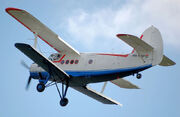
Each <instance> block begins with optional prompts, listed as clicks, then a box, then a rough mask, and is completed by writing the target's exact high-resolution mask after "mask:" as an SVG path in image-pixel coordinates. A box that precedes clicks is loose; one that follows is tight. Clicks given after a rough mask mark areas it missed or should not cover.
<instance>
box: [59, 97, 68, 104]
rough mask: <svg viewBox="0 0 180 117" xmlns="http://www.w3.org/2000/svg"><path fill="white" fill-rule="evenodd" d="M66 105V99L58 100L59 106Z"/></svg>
mask: <svg viewBox="0 0 180 117" xmlns="http://www.w3.org/2000/svg"><path fill="white" fill-rule="evenodd" d="M67 104H68V99H67V98H62V99H61V100H60V105H61V106H66V105H67Z"/></svg>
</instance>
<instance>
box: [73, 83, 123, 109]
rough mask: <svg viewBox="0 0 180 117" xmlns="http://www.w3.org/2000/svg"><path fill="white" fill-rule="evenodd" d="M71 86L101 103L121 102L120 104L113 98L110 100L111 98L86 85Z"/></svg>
mask: <svg viewBox="0 0 180 117" xmlns="http://www.w3.org/2000/svg"><path fill="white" fill-rule="evenodd" d="M72 88H74V89H75V90H77V91H80V92H81V93H83V94H85V95H87V96H89V97H91V98H93V99H95V100H97V101H99V102H102V103H103V104H116V105H120V106H122V104H120V103H119V102H116V101H115V100H112V99H110V98H108V97H106V96H104V95H103V94H101V93H98V92H96V91H94V90H93V89H90V88H88V87H85V86H84V87H72Z"/></svg>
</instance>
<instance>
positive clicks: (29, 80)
mask: <svg viewBox="0 0 180 117" xmlns="http://www.w3.org/2000/svg"><path fill="white" fill-rule="evenodd" d="M21 65H22V66H23V67H24V68H26V69H28V70H30V67H29V66H28V65H27V63H25V62H24V61H23V60H21ZM31 79H32V77H31V76H29V78H28V81H27V84H26V90H28V89H29V85H30V83H31Z"/></svg>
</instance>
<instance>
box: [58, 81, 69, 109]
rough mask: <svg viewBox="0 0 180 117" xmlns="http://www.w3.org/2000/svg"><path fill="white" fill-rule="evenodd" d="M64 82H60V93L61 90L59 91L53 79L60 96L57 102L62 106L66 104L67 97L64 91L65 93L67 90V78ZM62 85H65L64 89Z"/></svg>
mask: <svg viewBox="0 0 180 117" xmlns="http://www.w3.org/2000/svg"><path fill="white" fill-rule="evenodd" d="M65 83H66V84H64V83H63V82H62V94H61V92H60V91H59V88H58V86H57V82H56V81H55V85H56V88H57V91H58V93H59V96H60V98H61V100H60V102H59V104H60V105H61V106H63V107H64V106H66V105H67V104H68V99H67V98H66V93H67V90H68V87H69V82H68V80H66V81H65ZM64 85H65V86H66V87H65V90H64Z"/></svg>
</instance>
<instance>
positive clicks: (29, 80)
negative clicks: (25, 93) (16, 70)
mask: <svg viewBox="0 0 180 117" xmlns="http://www.w3.org/2000/svg"><path fill="white" fill-rule="evenodd" d="M31 79H32V78H31V76H29V78H28V82H27V85H26V90H28V89H29V85H30V83H31Z"/></svg>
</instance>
